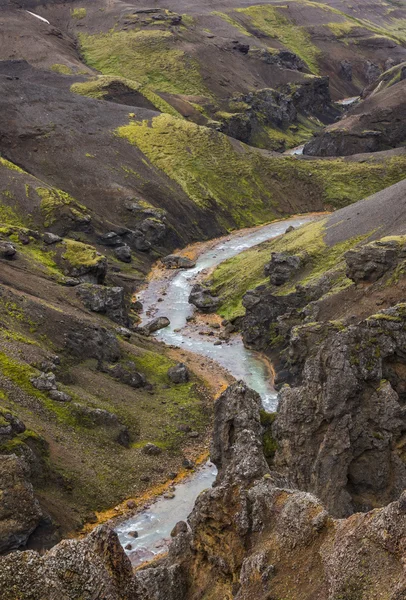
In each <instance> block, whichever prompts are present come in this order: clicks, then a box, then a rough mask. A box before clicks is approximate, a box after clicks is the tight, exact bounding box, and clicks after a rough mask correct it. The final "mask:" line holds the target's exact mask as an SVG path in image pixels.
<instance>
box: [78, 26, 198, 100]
mask: <svg viewBox="0 0 406 600" xmlns="http://www.w3.org/2000/svg"><path fill="white" fill-rule="evenodd" d="M79 40H80V44H81V50H82V53H83V55H84V58H85V60H86V62H87V64H88V65H89V66H91V67H93V68H95V69H97V70H98V71H100V72H101V73H103V74H104V75H114V76H117V75H119V76H122V77H127V78H129V79H132V80H135V81H139V82H140V83H142V84H149V85H150V86H151V87H152V88H153V89H155V90H159V91H162V92H171V93H174V94H193V95H201V94H203V95H207V94H208V91H207V89H206V87H205V86H204V83H203V80H202V78H201V75H200V72H199V67H198V63H197V62H196V61H195V60H194V59H193V58H191V57H190V56H188V55H187V54H186V53H185V52H184V51H183V50H181V49H180V48H179V47H177V43H176V42H177V38H176V35H175V34H174V33H172V32H170V31H162V30H159V29H154V30H143V31H119V32H110V33H105V34H99V35H88V34H84V33H82V34H80V36H79Z"/></svg>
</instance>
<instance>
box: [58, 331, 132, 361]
mask: <svg viewBox="0 0 406 600" xmlns="http://www.w3.org/2000/svg"><path fill="white" fill-rule="evenodd" d="M64 337H65V346H66V348H67V350H68V352H69V354H70V355H71V356H74V357H75V358H77V359H80V360H87V359H89V358H94V359H96V360H97V361H99V362H100V363H101V362H104V361H105V362H115V361H117V360H118V359H119V358H120V355H121V352H120V346H119V344H118V340H117V337H116V336H115V335H114V333H112V332H111V331H109V330H108V329H106V328H105V327H100V326H97V325H93V326H92V325H87V324H85V323H79V324H78V325H77V326H75V327H72V328H71V329H70V330H68V331H67V333H66V334H65V336H64Z"/></svg>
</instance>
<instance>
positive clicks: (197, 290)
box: [189, 283, 221, 313]
mask: <svg viewBox="0 0 406 600" xmlns="http://www.w3.org/2000/svg"><path fill="white" fill-rule="evenodd" d="M189 303H190V304H193V305H194V306H196V308H198V309H199V310H200V311H202V312H205V313H210V312H215V310H216V309H217V308H218V307H219V306H220V303H221V299H220V298H218V297H217V296H212V294H211V291H210V288H207V287H205V286H203V285H202V284H200V283H196V284H195V285H194V286H193V287H192V289H191V291H190V295H189Z"/></svg>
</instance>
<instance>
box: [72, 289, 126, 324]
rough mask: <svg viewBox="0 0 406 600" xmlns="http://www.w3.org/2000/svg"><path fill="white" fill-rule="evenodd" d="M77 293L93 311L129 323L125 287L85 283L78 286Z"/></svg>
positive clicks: (116, 320) (121, 322) (115, 320)
mask: <svg viewBox="0 0 406 600" xmlns="http://www.w3.org/2000/svg"><path fill="white" fill-rule="evenodd" d="M76 293H77V294H78V296H79V297H80V299H81V300H82V302H83V304H84V305H85V306H86V308H88V309H89V310H91V311H92V312H97V313H101V314H104V315H106V316H107V317H108V318H109V319H111V320H112V321H114V322H115V323H119V324H120V325H124V326H126V325H128V322H129V319H128V314H127V307H126V302H125V297H124V288H122V287H107V286H103V285H95V284H92V283H85V284H81V285H79V286H77V288H76Z"/></svg>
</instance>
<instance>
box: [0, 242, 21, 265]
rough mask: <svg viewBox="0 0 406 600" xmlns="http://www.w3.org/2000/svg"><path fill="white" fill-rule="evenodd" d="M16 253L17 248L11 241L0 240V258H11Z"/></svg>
mask: <svg viewBox="0 0 406 600" xmlns="http://www.w3.org/2000/svg"><path fill="white" fill-rule="evenodd" d="M16 254H17V250H16V248H15V246H14V244H12V243H11V242H5V241H3V240H0V258H7V259H9V260H10V259H11V258H14V257H15V255H16Z"/></svg>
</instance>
